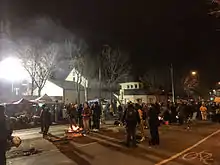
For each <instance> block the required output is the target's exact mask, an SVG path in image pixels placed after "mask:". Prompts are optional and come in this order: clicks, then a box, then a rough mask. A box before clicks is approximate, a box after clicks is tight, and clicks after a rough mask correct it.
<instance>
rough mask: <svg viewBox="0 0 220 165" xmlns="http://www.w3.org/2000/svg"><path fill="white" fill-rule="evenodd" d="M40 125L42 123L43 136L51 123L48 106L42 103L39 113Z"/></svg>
mask: <svg viewBox="0 0 220 165" xmlns="http://www.w3.org/2000/svg"><path fill="white" fill-rule="evenodd" d="M40 118H41V121H42V125H43V136H44V137H45V136H47V134H48V131H49V128H50V125H51V123H52V122H51V113H50V111H49V108H48V107H47V106H46V105H45V104H44V105H43V106H42V112H41V115H40Z"/></svg>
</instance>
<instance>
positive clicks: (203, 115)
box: [200, 103, 207, 120]
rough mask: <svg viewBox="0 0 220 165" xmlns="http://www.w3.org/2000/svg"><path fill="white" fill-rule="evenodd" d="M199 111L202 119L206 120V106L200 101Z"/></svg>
mask: <svg viewBox="0 0 220 165" xmlns="http://www.w3.org/2000/svg"><path fill="white" fill-rule="evenodd" d="M200 112H201V115H202V120H207V108H206V106H205V104H204V103H202V106H201V107H200Z"/></svg>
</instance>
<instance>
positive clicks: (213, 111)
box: [118, 101, 220, 146]
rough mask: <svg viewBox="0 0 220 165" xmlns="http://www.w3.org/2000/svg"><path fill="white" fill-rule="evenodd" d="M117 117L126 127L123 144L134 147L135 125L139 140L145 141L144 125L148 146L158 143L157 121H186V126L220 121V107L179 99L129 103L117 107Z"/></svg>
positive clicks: (160, 122)
mask: <svg viewBox="0 0 220 165" xmlns="http://www.w3.org/2000/svg"><path fill="white" fill-rule="evenodd" d="M118 113H119V120H120V121H121V122H122V123H125V125H126V128H127V143H126V144H127V145H128V146H130V143H132V146H136V142H137V141H136V128H138V127H139V129H140V132H141V136H142V138H141V140H140V142H142V141H144V140H145V132H144V129H145V128H149V130H150V131H149V132H150V135H151V138H150V140H149V145H159V143H160V140H159V132H158V127H159V126H160V124H162V123H163V124H170V123H176V124H179V125H183V124H186V126H187V128H189V127H190V123H191V122H193V121H195V120H204V121H205V120H212V121H215V122H220V106H219V105H218V104H216V103H213V102H212V103H204V102H193V101H180V102H179V103H167V104H164V103H151V104H145V103H136V104H134V103H131V102H129V103H128V104H127V105H125V106H122V105H119V107H118Z"/></svg>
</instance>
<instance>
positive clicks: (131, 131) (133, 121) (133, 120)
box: [123, 103, 140, 147]
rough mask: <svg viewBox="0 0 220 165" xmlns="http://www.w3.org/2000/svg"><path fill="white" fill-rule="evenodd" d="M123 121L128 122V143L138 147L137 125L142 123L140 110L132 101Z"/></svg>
mask: <svg viewBox="0 0 220 165" xmlns="http://www.w3.org/2000/svg"><path fill="white" fill-rule="evenodd" d="M123 121H125V122H126V131H127V142H126V145H127V146H128V147H130V143H132V146H133V147H136V126H137V124H138V123H140V116H139V113H138V111H137V110H136V109H135V108H134V106H133V105H132V104H131V103H130V104H128V107H127V109H126V110H125V112H124V116H123Z"/></svg>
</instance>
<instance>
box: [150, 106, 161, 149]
mask: <svg viewBox="0 0 220 165" xmlns="http://www.w3.org/2000/svg"><path fill="white" fill-rule="evenodd" d="M158 108H159V107H158V106H156V105H155V104H151V105H150V108H149V128H150V134H151V140H150V141H149V145H159V144H160V138H159V131H158V127H159V125H160V121H159V119H158V115H159V113H160V109H158Z"/></svg>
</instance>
